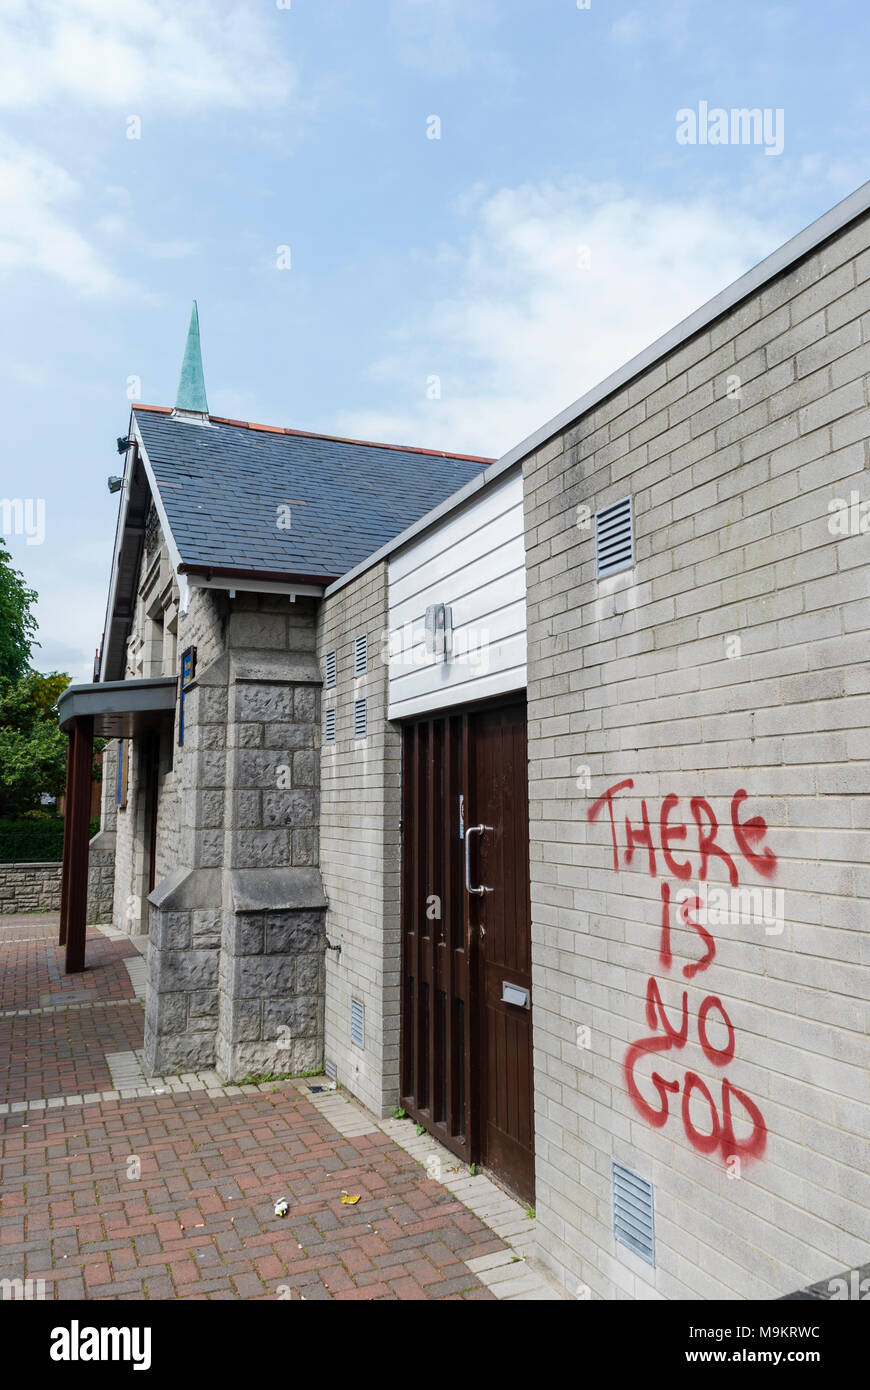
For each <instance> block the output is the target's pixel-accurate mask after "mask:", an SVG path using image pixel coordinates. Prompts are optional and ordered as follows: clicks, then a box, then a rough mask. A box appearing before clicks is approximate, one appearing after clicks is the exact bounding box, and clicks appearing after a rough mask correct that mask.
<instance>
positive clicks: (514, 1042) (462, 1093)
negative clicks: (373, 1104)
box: [400, 703, 534, 1201]
mask: <svg viewBox="0 0 870 1390" xmlns="http://www.w3.org/2000/svg"><path fill="white" fill-rule="evenodd" d="M527 778H528V768H527V756H526V711H525V703H515V704H512V705H510V706H506V707H503V708H498V709H483V710H477V711H462V712H451V713H450V714H446V715H437V716H433V717H429V718H426V719H422V720H417V721H416V722H414V723H413V724H408V725H406V726H405V729H404V733H403V760H402V789H403V790H402V827H403V829H402V926H403V931H402V943H403V944H402V988H403V1000H402V1055H401V1086H400V1090H401V1097H402V1105H403V1107H404V1109H405V1110H407V1112H408V1113H409V1114H410V1115H412V1116H413V1117H414V1118H415V1119H417V1120H419V1121H420V1123H421V1124H423V1125H425V1126H426V1128H427V1129H428V1130H430V1131H431V1132H432V1133H433V1134H434V1135H435V1136H436V1137H437V1138H438V1139H440V1140H441V1141H442V1142H443V1143H444V1144H445V1145H446V1146H447V1147H448V1148H450V1149H452V1150H453V1152H455V1153H457V1154H458V1155H459V1156H460V1157H462V1158H464V1159H465V1160H466V1161H469V1162H470V1161H480V1162H482V1163H483V1164H485V1165H486V1166H487V1167H488V1168H490V1169H491V1170H492V1171H493V1173H495V1174H496V1175H497V1176H498V1177H500V1178H502V1179H503V1180H504V1181H505V1182H506V1183H507V1185H508V1186H510V1187H511V1188H512V1189H513V1190H514V1191H515V1192H516V1193H517V1194H518V1195H519V1196H522V1197H524V1198H525V1199H526V1200H528V1201H531V1200H532V1199H533V1196H534V1158H533V1149H534V1143H533V1135H534V1126H533V1111H532V1052H531V1046H532V1031H531V1009H530V1008H524V1007H522V1006H521V1005H519V1004H517V1003H515V1002H513V1003H512V1002H510V1001H507V1000H504V999H503V998H502V995H503V993H504V985H505V983H507V984H508V985H511V986H513V987H514V988H515V989H519V990H529V991H530V989H531V942H530V921H531V916H530V907H529V844H528V782H527ZM478 823H481V824H485V825H487V826H489V827H490V829H489V830H488V831H486V832H485V833H483V834H482V835H481V834H477V835H474V834H473V835H472V836H471V837H470V838H466V831H467V829H468V827H470V826H474V825H476V824H478ZM466 844H467V845H468V850H469V859H468V867H469V870H470V874H471V883H472V886H475V887H476V886H479V885H481V884H485V885H487V886H488V887H491V888H492V892H490V893H485V894H482V895H479V894H472V893H469V892H468V891H467V889H466V877H465V875H466V858H465V855H466ZM514 997H515V998H516V997H517V996H516V995H515V996H514Z"/></svg>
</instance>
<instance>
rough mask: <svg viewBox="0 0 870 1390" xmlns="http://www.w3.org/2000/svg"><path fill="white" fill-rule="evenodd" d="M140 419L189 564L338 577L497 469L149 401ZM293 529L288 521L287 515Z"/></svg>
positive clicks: (463, 457) (458, 457)
mask: <svg viewBox="0 0 870 1390" xmlns="http://www.w3.org/2000/svg"><path fill="white" fill-rule="evenodd" d="M133 415H134V419H135V423H136V426H137V428H138V432H139V436H140V438H141V441H142V446H143V448H144V452H145V454H146V457H147V460H148V464H149V466H150V469H151V472H152V474H153V476H154V480H155V482H156V485H157V488H158V491H159V493H160V498H161V501H162V504H163V508H164V510H165V513H166V518H167V521H168V523H169V528H170V530H171V532H172V536H173V539H174V541H175V545H176V547H177V549H178V552H179V554H180V556H181V560H182V564H183V566H184V568H185V569H189V570H192V571H197V570H199V571H202V570H206V569H209V570H212V571H214V572H218V573H220V572H233V571H237V572H239V571H257V572H262V574H263V575H264V577H265V576H266V575H270V576H273V577H274V576H275V575H282V576H286V577H287V578H288V579H290V578H298V577H300V576H303V577H305V578H306V579H308V580H318V579H322V580H323V582H324V583H326V582H328V581H329V580H331V579H336V578H338V577H339V576H340V575H342V574H344V573H345V572H346V571H347V570H349V569H351V568H352V567H353V566H354V565H356V564H359V562H360V561H361V560H364V559H365V558H366V557H367V556H368V555H370V554H371V553H372V552H373V551H375V550H377V549H379V547H380V546H382V545H384V544H385V543H386V542H387V541H389V540H391V539H392V538H393V537H394V536H396V535H398V534H399V533H400V532H401V531H403V530H404V529H405V528H406V527H407V526H410V525H411V524H412V523H413V522H414V521H416V520H418V519H419V517H421V516H423V515H424V513H425V512H427V511H429V510H430V509H431V508H432V507H435V506H437V505H438V503H440V502H442V501H444V499H445V498H446V497H449V496H450V495H451V493H453V492H456V491H457V490H458V489H459V488H461V487H463V486H464V484H465V483H467V482H468V481H469V480H470V479H471V478H474V477H476V476H477V475H478V474H479V473H481V472H482V471H483V470H484V469H485V468H486V466H487V464H489V463H491V462H492V460H491V459H482V458H477V457H474V456H471V455H467V454H445V453H437V452H435V451H434V450H427V449H411V448H403V447H400V446H398V445H385V444H372V443H365V442H363V441H360V440H352V439H339V438H334V437H332V436H328V435H316V434H306V433H304V432H302V431H299V430H290V429H279V428H275V427H270V426H267V425H251V424H249V423H247V422H245V421H241V420H226V419H223V418H221V417H217V416H211V417H210V420H209V423H208V424H207V425H203V424H198V423H196V422H194V421H190V420H185V419H183V418H178V417H175V416H173V415H172V413H171V411H169V410H167V409H165V408H161V407H154V406H135V407H134V409H133ZM288 507H289V509H290V512H289V519H290V524H289V527H286V526H282V525H281V524H279V517H280V518H281V519H282V520H283V521H284V522H285V523H286V520H287V515H288V514H287V513H286V511H285V512H283V513H282V512H280V511H279V509H280V508H288Z"/></svg>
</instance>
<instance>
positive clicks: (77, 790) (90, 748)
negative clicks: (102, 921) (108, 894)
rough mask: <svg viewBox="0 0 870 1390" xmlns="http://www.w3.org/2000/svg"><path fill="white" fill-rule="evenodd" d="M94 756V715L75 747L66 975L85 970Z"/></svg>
mask: <svg viewBox="0 0 870 1390" xmlns="http://www.w3.org/2000/svg"><path fill="white" fill-rule="evenodd" d="M93 755H94V720H93V715H82V716H81V717H80V718H78V719H77V720H76V735H75V741H74V743H73V747H72V774H71V779H70V781H71V785H70V805H69V806H68V807H67V814H70V813H71V815H72V824H71V826H70V845H69V849H70V854H69V869H68V887H67V912H66V966H65V969H66V973H67V975H73V974H75V973H76V972H78V971H79V970H84V968H85V919H86V917H87V915H88V840H89V838H90V837H89V834H88V832H89V829H90V820H91V767H92V764H93Z"/></svg>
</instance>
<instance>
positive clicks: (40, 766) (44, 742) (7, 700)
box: [0, 671, 70, 816]
mask: <svg viewBox="0 0 870 1390" xmlns="http://www.w3.org/2000/svg"><path fill="white" fill-rule="evenodd" d="M69 683H70V678H69V676H66V675H62V674H61V673H60V672H57V671H55V672H52V674H51V675H49V676H41V675H39V674H38V673H37V672H36V671H28V672H27V673H26V674H25V675H24V676H22V678H21V679H20V680H18V681H16V682H15V683H14V684H13V683H12V682H11V681H3V682H0V816H21V815H26V814H27V813H28V812H33V811H38V810H39V807H40V799H41V796H42V794H43V792H47V793H48V794H49V795H50V796H55V797H57V796H60V795H61V794H62V793H63V789H64V782H65V778H66V751H67V739H66V735H65V734H64V733H62V732H61V730H60V727H59V725H58V722H57V708H56V706H57V701H58V698H59V696H60V695H61V694H62V693H63V691H64V690H66V688H67V686H68V685H69Z"/></svg>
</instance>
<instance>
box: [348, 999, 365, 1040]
mask: <svg viewBox="0 0 870 1390" xmlns="http://www.w3.org/2000/svg"><path fill="white" fill-rule="evenodd" d="M350 1040H351V1042H352V1043H353V1045H354V1047H363V1046H364V1043H365V1010H364V1009H363V1005H362V1000H361V999H351V1001H350Z"/></svg>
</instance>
